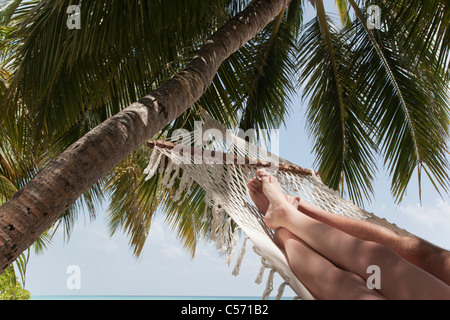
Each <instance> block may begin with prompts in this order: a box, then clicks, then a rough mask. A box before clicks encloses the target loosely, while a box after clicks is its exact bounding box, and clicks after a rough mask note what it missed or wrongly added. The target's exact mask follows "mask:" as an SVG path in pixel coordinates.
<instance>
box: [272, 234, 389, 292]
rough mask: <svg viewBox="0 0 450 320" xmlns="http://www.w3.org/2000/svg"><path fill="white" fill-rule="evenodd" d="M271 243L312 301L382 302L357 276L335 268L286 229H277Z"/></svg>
mask: <svg viewBox="0 0 450 320" xmlns="http://www.w3.org/2000/svg"><path fill="white" fill-rule="evenodd" d="M275 239H276V241H277V244H278V245H279V247H280V248H281V249H282V250H283V251H284V254H285V256H286V259H287V261H288V263H289V267H290V268H291V270H292V272H293V273H294V274H295V275H296V277H297V278H298V279H299V280H300V281H301V282H302V283H303V284H304V285H305V287H306V288H307V289H308V290H309V291H310V292H311V294H312V295H313V296H314V297H315V298H317V299H320V300H323V299H324V300H356V299H359V300H369V299H370V300H374V299H376V300H378V299H384V297H382V296H381V295H380V294H379V293H378V292H376V291H374V290H370V289H368V288H367V286H366V281H365V280H364V279H362V278H361V277H360V276H358V275H356V274H354V273H352V272H348V271H344V270H341V269H340V268H338V267H336V266H335V265H333V264H332V263H331V262H330V261H328V260H327V259H325V258H324V257H322V256H321V255H319V254H318V253H317V252H315V251H314V250H313V249H312V248H311V247H309V246H308V245H307V244H306V243H305V242H304V241H303V240H301V239H300V238H298V237H296V236H295V235H294V234H292V233H291V232H290V231H288V230H287V229H284V228H279V229H277V230H276V232H275Z"/></svg>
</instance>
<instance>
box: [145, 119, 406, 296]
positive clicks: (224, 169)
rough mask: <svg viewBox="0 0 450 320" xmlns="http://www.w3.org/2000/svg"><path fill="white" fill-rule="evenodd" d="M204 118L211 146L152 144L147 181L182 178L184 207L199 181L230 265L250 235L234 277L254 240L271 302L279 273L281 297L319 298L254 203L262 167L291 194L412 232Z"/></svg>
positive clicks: (188, 141) (190, 137)
mask: <svg viewBox="0 0 450 320" xmlns="http://www.w3.org/2000/svg"><path fill="white" fill-rule="evenodd" d="M203 118H204V120H205V125H204V126H203V131H202V133H203V134H204V133H205V132H208V133H211V134H213V135H214V139H212V140H210V143H208V144H205V145H203V146H202V148H193V147H192V146H193V145H194V144H195V141H199V140H198V139H199V137H196V136H195V131H194V133H189V134H184V135H183V136H182V140H183V141H182V143H178V142H179V138H180V137H179V136H178V137H174V138H171V139H167V140H165V141H161V140H158V141H150V142H149V143H148V146H149V147H151V148H153V152H152V155H151V158H150V161H149V165H148V167H147V169H146V170H145V171H144V174H145V175H147V178H146V179H150V178H151V177H152V176H154V174H155V173H156V172H159V173H160V174H161V175H163V176H164V178H163V180H162V183H163V185H165V186H166V188H171V187H172V186H173V185H174V183H175V180H176V179H178V180H179V187H178V190H177V191H176V192H175V193H174V194H173V198H172V201H174V202H178V201H179V202H180V203H181V202H183V201H184V200H186V199H188V198H189V195H190V191H191V188H192V185H193V183H194V182H195V183H197V184H198V185H199V186H200V187H201V188H203V189H204V190H205V192H206V197H205V203H206V206H205V207H206V210H205V212H204V219H206V218H207V215H208V214H212V227H211V228H212V230H211V232H212V238H213V240H214V241H215V243H216V245H217V248H218V249H219V251H220V252H222V253H223V254H224V255H225V256H226V263H228V264H229V265H230V263H231V261H232V259H233V257H234V255H235V253H236V247H237V243H238V241H239V233H240V232H241V231H242V232H243V233H244V234H245V235H246V236H245V237H244V239H243V240H242V242H243V243H242V245H241V246H242V249H241V250H240V252H239V254H238V257H237V261H236V266H235V268H234V269H233V275H238V274H239V269H240V266H241V262H242V259H243V256H244V254H245V250H246V244H247V241H248V240H251V242H252V243H253V245H254V246H253V250H254V251H255V253H256V254H258V255H259V256H260V257H261V263H262V265H261V269H260V271H259V274H258V276H257V278H256V282H257V283H261V282H262V278H263V275H264V271H265V269H269V270H270V272H269V275H268V278H267V285H266V289H265V290H264V293H263V299H267V298H268V297H269V295H270V294H271V292H272V291H273V279H274V275H275V273H278V274H279V275H280V276H281V277H282V279H283V280H284V281H283V283H282V284H281V285H280V287H279V289H278V292H277V295H276V297H275V298H276V299H280V298H281V297H282V295H283V292H284V289H285V286H286V285H289V286H290V287H291V288H292V290H293V291H294V292H295V293H296V294H297V297H296V298H300V299H314V297H313V296H312V294H311V293H310V292H309V291H308V290H307V289H306V287H305V286H304V285H303V284H302V283H301V282H300V281H299V280H298V278H297V277H296V276H295V275H294V274H293V273H292V271H291V269H290V268H289V265H288V263H287V261H286V258H285V256H284V254H283V253H282V252H281V250H280V249H279V248H278V247H277V246H276V245H275V244H274V242H273V240H272V239H273V230H271V229H269V228H267V227H266V226H265V224H264V217H263V216H262V215H261V214H260V213H259V212H258V210H257V208H256V206H255V205H254V203H253V202H252V200H251V199H250V196H249V194H248V188H247V183H248V181H250V179H252V178H254V177H255V176H256V171H257V170H258V169H260V168H263V167H265V168H268V170H269V171H270V170H271V169H272V170H271V174H273V175H274V176H276V177H277V179H278V181H279V182H280V184H281V185H282V187H283V188H284V191H285V192H286V193H288V194H291V195H296V196H299V197H300V198H301V199H303V200H305V201H308V202H310V203H313V204H315V205H317V206H319V207H321V208H323V209H325V210H327V211H329V212H331V213H335V214H341V215H344V216H347V217H352V218H356V219H364V220H367V221H370V222H374V223H377V224H380V225H383V226H385V227H387V228H390V229H392V230H395V231H396V232H398V233H407V232H406V231H405V230H402V229H399V228H398V227H397V226H395V225H394V224H391V223H389V222H387V221H386V220H385V219H381V218H379V217H377V216H375V215H373V214H371V213H368V212H366V211H364V210H363V209H361V208H358V207H357V206H355V205H354V204H353V203H351V202H349V201H346V200H345V199H343V198H341V197H340V195H339V193H337V192H335V191H334V190H331V189H329V188H328V187H326V186H325V185H324V184H323V183H322V181H321V180H320V177H319V176H318V174H317V173H315V172H314V171H312V170H307V169H303V168H301V167H298V166H295V165H293V164H292V163H289V162H288V161H286V160H284V159H282V158H279V157H277V156H275V155H273V154H270V153H268V152H267V151H265V150H263V149H261V148H258V147H256V146H255V145H253V144H250V143H248V142H247V141H245V140H244V139H241V138H239V137H237V136H236V135H233V134H231V133H230V132H229V131H226V130H225V128H224V127H223V126H222V125H221V124H220V123H218V122H217V121H215V120H214V119H212V118H211V117H209V116H208V115H207V114H206V113H203ZM214 132H215V133H216V134H214ZM202 138H203V137H200V139H202ZM196 139H197V140H196ZM200 141H201V140H200ZM224 160H226V161H224ZM163 164H164V165H163ZM274 169H275V170H274ZM236 226H237V227H236Z"/></svg>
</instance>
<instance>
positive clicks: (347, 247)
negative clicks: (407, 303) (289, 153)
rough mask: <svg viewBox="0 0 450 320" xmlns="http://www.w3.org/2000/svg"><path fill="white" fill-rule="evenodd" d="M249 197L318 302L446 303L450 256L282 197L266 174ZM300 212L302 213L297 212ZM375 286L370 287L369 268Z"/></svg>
mask: <svg viewBox="0 0 450 320" xmlns="http://www.w3.org/2000/svg"><path fill="white" fill-rule="evenodd" d="M257 176H258V178H253V179H252V180H250V181H249V183H248V187H249V193H250V196H251V198H252V200H253V201H254V202H255V205H256V206H257V208H258V210H259V211H260V212H262V213H264V214H265V223H266V225H267V227H269V228H271V229H275V242H276V244H277V245H278V246H279V247H280V249H281V250H282V251H283V253H284V255H285V256H286V259H287V261H288V263H289V266H290V268H291V270H292V272H293V273H294V274H295V275H296V276H297V277H298V279H299V280H300V281H301V282H302V283H303V284H304V285H305V287H306V288H307V289H308V290H309V291H310V292H311V294H312V295H313V296H314V297H316V298H317V299H326V300H331V299H332V300H335V299H349V300H353V299H395V300H399V299H450V252H448V251H446V250H444V249H441V248H439V247H437V246H435V245H433V244H431V243H428V242H426V241H425V240H422V239H420V238H415V237H407V236H400V235H398V234H397V233H395V232H394V231H392V230H390V229H387V228H384V227H381V226H378V225H375V224H373V223H369V222H364V221H361V220H356V219H352V218H347V217H343V216H340V215H336V214H330V213H328V212H326V211H324V210H322V209H320V208H318V207H316V206H314V205H312V204H308V203H306V202H305V201H302V200H301V199H300V198H299V197H293V196H290V195H285V194H284V193H283V190H282V188H281V185H280V184H279V183H278V180H277V179H276V178H275V177H273V176H271V175H269V174H268V173H267V172H266V171H265V170H258V171H257ZM299 212H300V213H302V214H299ZM373 265H375V266H378V267H379V270H380V275H381V281H380V284H381V286H380V288H379V289H370V288H369V287H368V285H367V279H368V277H369V276H371V274H370V273H367V270H368V267H369V266H373Z"/></svg>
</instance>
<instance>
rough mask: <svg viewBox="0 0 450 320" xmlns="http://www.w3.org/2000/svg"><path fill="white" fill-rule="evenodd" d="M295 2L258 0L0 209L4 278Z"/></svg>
mask: <svg viewBox="0 0 450 320" xmlns="http://www.w3.org/2000/svg"><path fill="white" fill-rule="evenodd" d="M289 3H290V0H255V1H253V2H252V3H251V5H250V6H249V7H248V8H247V9H245V10H244V11H243V12H241V13H240V14H239V15H237V16H236V17H234V18H233V19H232V20H230V21H229V22H227V23H226V24H225V25H224V26H223V27H221V28H220V29H219V30H218V31H217V32H216V33H215V34H214V35H213V36H212V37H211V38H209V40H208V41H206V43H205V44H204V46H203V47H202V49H201V50H200V51H199V52H198V53H197V55H196V56H195V57H194V59H193V60H192V61H191V63H190V64H189V65H188V66H187V67H186V68H185V69H184V70H183V71H181V72H180V73H179V74H177V75H176V76H175V77H173V78H172V79H171V80H169V81H168V82H166V83H165V84H164V85H163V86H161V87H160V88H158V89H156V90H154V91H153V92H151V93H150V94H148V95H147V96H146V97H144V98H143V99H141V100H140V101H138V102H135V103H133V104H132V105H131V106H129V107H127V108H126V109H124V110H123V111H122V112H120V113H118V114H117V115H115V116H114V117H112V118H110V119H108V120H107V121H105V122H103V123H102V124H101V125H99V126H98V127H96V128H95V129H93V130H92V131H90V132H89V133H87V134H86V135H85V136H84V137H83V138H81V139H80V140H79V141H77V142H76V143H74V144H73V145H72V146H70V147H69V148H68V149H67V150H66V151H64V152H63V153H62V154H61V155H59V156H58V157H57V158H56V159H55V160H54V161H52V162H51V163H50V164H49V165H48V166H46V167H45V168H44V169H43V170H42V171H41V172H40V173H39V174H38V175H36V177H35V178H34V179H33V180H31V181H30V182H29V183H28V184H27V185H26V186H25V187H24V188H23V189H21V190H20V191H18V192H17V193H16V194H15V195H14V196H13V197H12V198H11V199H10V200H9V201H8V202H6V203H5V204H3V205H2V206H1V207H0V274H1V273H2V272H3V271H4V270H5V268H6V267H7V266H8V265H9V264H10V263H11V262H13V261H14V260H15V259H16V258H17V257H18V256H19V255H20V254H21V253H22V252H23V251H24V250H26V249H27V248H28V247H30V246H31V245H32V244H33V243H34V241H36V239H37V238H38V237H39V235H40V234H42V233H43V232H44V231H45V230H47V229H48V228H49V227H51V225H52V224H53V223H54V222H55V221H56V220H57V219H58V217H59V216H60V215H61V214H62V213H63V212H64V211H65V210H66V209H68V208H69V207H70V206H71V205H72V204H73V203H74V202H75V201H76V200H77V199H78V198H79V197H80V196H81V195H82V194H83V193H84V192H85V191H86V190H88V189H89V188H90V187H91V186H92V185H93V184H94V183H95V182H96V181H98V180H99V179H100V178H101V177H103V176H104V175H105V174H107V173H108V172H110V171H111V170H112V169H113V168H114V167H115V166H117V164H119V163H120V162H121V161H122V160H124V159H125V158H126V157H127V156H128V155H130V154H131V153H132V152H133V151H134V150H136V149H137V148H138V147H139V146H141V145H142V144H143V143H145V142H146V141H147V140H148V139H150V138H151V137H152V136H154V135H155V134H156V133H157V132H158V131H159V130H161V129H162V128H164V127H165V126H166V125H167V124H169V123H170V122H172V121H173V120H175V119H176V118H177V117H179V116H180V115H181V114H182V113H183V112H184V111H186V110H187V109H189V108H190V107H191V106H192V104H193V103H194V102H195V101H196V100H198V99H199V98H200V97H201V95H202V94H203V93H204V92H205V90H206V89H207V88H208V87H209V86H210V84H211V82H212V80H213V78H214V76H215V74H216V72H217V70H218V68H219V66H220V65H221V63H222V62H223V61H224V60H225V59H227V58H228V57H229V56H230V55H231V54H233V53H234V52H235V51H237V50H238V49H239V48H241V47H242V46H243V45H244V44H245V43H246V42H247V41H248V40H250V39H252V38H253V37H254V36H255V35H256V34H257V33H258V32H260V31H261V30H262V29H263V28H264V27H265V26H266V25H267V24H268V23H269V22H270V21H271V20H272V19H274V18H275V17H276V16H277V15H278V14H279V13H280V12H281V10H282V9H283V8H285V7H286V6H287V5H288V4H289Z"/></svg>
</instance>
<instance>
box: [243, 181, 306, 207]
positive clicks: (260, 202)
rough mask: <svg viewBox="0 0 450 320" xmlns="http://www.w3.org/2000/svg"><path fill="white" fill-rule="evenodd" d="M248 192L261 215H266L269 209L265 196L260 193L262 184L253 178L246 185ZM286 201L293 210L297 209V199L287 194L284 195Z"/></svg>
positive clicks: (268, 202)
mask: <svg viewBox="0 0 450 320" xmlns="http://www.w3.org/2000/svg"><path fill="white" fill-rule="evenodd" d="M248 190H249V193H250V197H251V198H252V200H253V202H254V203H255V205H256V207H257V208H258V211H259V212H260V213H262V214H266V212H267V209H269V205H270V201H269V199H267V196H266V195H265V194H264V192H263V191H262V183H261V180H259V179H258V178H253V179H252V180H250V181H249V183H248ZM285 197H286V200H287V201H288V202H289V203H290V204H291V205H292V206H294V207H295V208H297V207H298V205H299V203H300V198H299V197H294V196H291V195H289V194H286V195H285Z"/></svg>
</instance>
